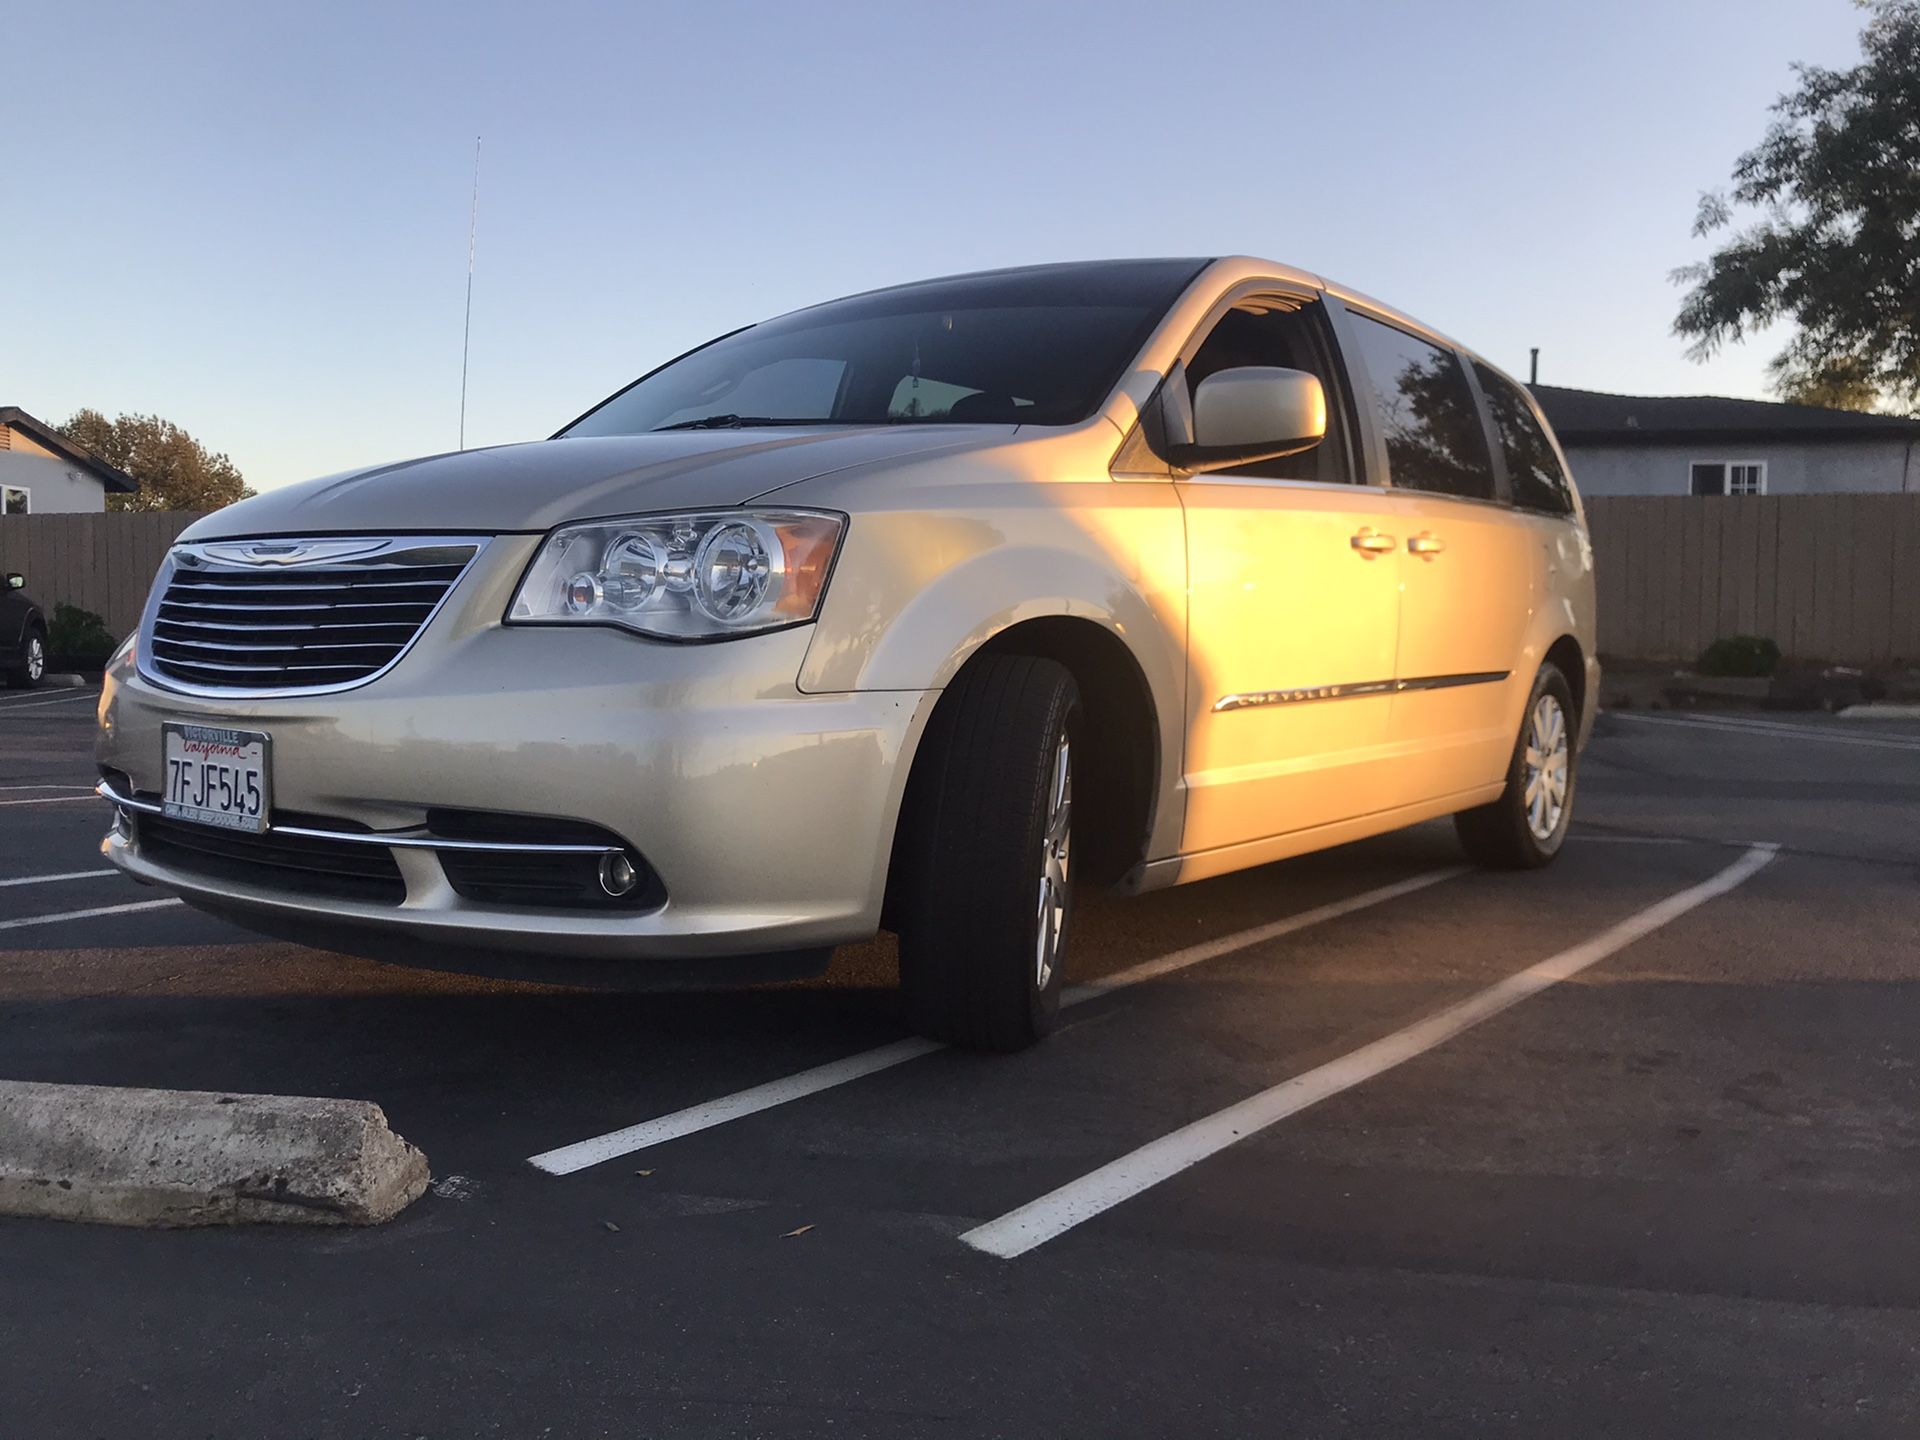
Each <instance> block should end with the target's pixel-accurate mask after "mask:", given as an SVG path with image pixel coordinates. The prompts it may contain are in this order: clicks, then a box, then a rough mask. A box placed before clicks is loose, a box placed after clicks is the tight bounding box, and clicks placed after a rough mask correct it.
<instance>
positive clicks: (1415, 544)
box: [1407, 530, 1447, 560]
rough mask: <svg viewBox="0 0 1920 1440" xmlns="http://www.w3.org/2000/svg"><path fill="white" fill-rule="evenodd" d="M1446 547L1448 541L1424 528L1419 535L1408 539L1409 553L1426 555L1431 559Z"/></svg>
mask: <svg viewBox="0 0 1920 1440" xmlns="http://www.w3.org/2000/svg"><path fill="white" fill-rule="evenodd" d="M1446 548H1447V542H1446V541H1444V540H1442V539H1440V538H1439V537H1438V536H1437V535H1435V534H1434V533H1433V532H1432V531H1431V530H1422V531H1421V532H1420V533H1419V534H1418V535H1415V536H1414V537H1413V538H1412V539H1411V540H1409V541H1407V553H1408V554H1409V555H1424V556H1426V557H1427V559H1429V560H1431V559H1432V558H1433V557H1434V556H1436V555H1438V554H1439V553H1440V552H1441V551H1442V550H1444V549H1446Z"/></svg>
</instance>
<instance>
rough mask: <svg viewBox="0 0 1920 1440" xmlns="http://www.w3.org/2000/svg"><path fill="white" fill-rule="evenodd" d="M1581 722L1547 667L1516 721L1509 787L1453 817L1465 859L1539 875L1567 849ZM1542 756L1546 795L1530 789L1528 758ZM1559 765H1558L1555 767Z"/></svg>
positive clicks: (1559, 677) (1553, 669) (1558, 677)
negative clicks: (1555, 727) (1542, 728)
mask: <svg viewBox="0 0 1920 1440" xmlns="http://www.w3.org/2000/svg"><path fill="white" fill-rule="evenodd" d="M1554 716H1557V717H1558V726H1559V729H1558V733H1557V735H1555V734H1553V733H1552V731H1551V725H1550V721H1551V719H1552V717H1554ZM1578 724H1579V717H1578V715H1577V714H1576V713H1575V711H1574V707H1573V689H1572V687H1571V686H1570V685H1568V684H1567V677H1566V676H1565V675H1563V674H1562V673H1561V672H1560V667H1559V666H1557V665H1555V664H1553V663H1552V662H1551V661H1549V662H1548V663H1547V664H1545V665H1542V666H1541V667H1540V674H1539V675H1538V676H1537V677H1535V679H1534V682H1533V691H1532V693H1531V694H1529V695H1528V696H1527V708H1526V711H1525V713H1524V714H1523V715H1522V716H1521V718H1520V735H1519V738H1518V739H1517V740H1516V741H1515V742H1514V746H1513V758H1512V759H1511V760H1510V761H1508V762H1507V787H1506V789H1505V790H1503V791H1501V793H1500V798H1499V799H1498V800H1495V801H1494V802H1493V803H1492V804H1490V805H1482V806H1480V807H1478V808H1477V809H1473V810H1462V811H1461V812H1460V813H1459V814H1458V815H1455V816H1454V817H1453V824H1454V828H1455V829H1456V830H1457V831H1458V832H1459V834H1460V844H1461V845H1462V846H1463V847H1464V848H1465V850H1466V852H1467V857H1468V858H1469V859H1471V860H1472V861H1473V862H1474V863H1475V864H1476V865H1481V866H1484V867H1486V868H1487V869H1489V870H1537V869H1539V868H1540V867H1541V866H1542V865H1546V864H1549V863H1551V862H1552V860H1553V857H1554V856H1556V855H1558V854H1559V853H1560V847H1561V846H1562V845H1563V844H1565V843H1566V839H1567V827H1568V825H1570V824H1571V823H1572V820H1573V794H1574V782H1575V779H1576V778H1577V775H1576V772H1577V769H1578V766H1577V763H1576V762H1577V761H1578V758H1579V757H1578V756H1577V755H1575V753H1574V748H1573V743H1574V735H1575V733H1576V728H1577V726H1578ZM1541 725H1547V726H1548V731H1547V733H1546V736H1545V738H1546V741H1547V743H1546V745H1545V746H1544V747H1539V746H1537V745H1536V742H1537V741H1538V740H1540V739H1541V738H1542V737H1541V733H1540V729H1539V727H1540V726H1541ZM1542 748H1543V750H1544V758H1545V760H1546V765H1545V769H1544V775H1545V778H1546V779H1547V781H1548V784H1547V786H1546V793H1545V794H1544V795H1540V794H1536V793H1534V792H1533V791H1532V790H1531V789H1530V787H1531V785H1532V783H1533V778H1534V776H1535V774H1536V773H1539V772H1537V771H1536V767H1535V766H1534V765H1533V763H1532V762H1531V761H1530V760H1529V755H1530V754H1532V753H1534V752H1535V751H1536V750H1537V749H1542ZM1556 759H1557V763H1556ZM1555 774H1557V775H1558V777H1559V780H1558V792H1559V793H1558V796H1557V800H1558V806H1559V808H1558V809H1557V810H1555V809H1554V808H1553V807H1554V803H1555V799H1556V796H1555V794H1554V785H1553V783H1552V777H1553V776H1554V775H1555Z"/></svg>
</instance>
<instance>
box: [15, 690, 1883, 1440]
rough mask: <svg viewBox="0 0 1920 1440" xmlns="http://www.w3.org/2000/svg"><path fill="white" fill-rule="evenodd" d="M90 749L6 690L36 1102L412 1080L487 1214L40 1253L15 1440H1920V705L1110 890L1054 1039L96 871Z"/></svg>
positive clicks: (1760, 725) (1633, 738)
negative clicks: (615, 977) (350, 954)
mask: <svg viewBox="0 0 1920 1440" xmlns="http://www.w3.org/2000/svg"><path fill="white" fill-rule="evenodd" d="M90 726H91V705H90V704H89V703H88V697H87V696H85V695H80V694H75V693H69V692H39V693H37V694H33V695H28V696H23V697H22V696H8V697H5V698H0V1077H4V1078H11V1079H34V1080H52V1081H76V1082H94V1083H106V1084H138V1085H157V1086H178V1087H187V1088H197V1089H232V1090H246V1091H268V1092H281V1093H291V1094H309V1095H338V1096H352V1097H360V1098H365V1099H370V1100H374V1101H377V1102H378V1103H379V1104H381V1105H382V1106H384V1107H385V1109H386V1111H387V1114H388V1115H389V1117H390V1118H391V1120H392V1122H393V1125H394V1127H395V1128H396V1129H397V1130H399V1131H400V1132H401V1133H402V1134H404V1135H406V1136H407V1137H408V1138H409V1139H411V1140H413V1141H415V1142H416V1143H418V1144H419V1145H421V1146H422V1147H423V1148H424V1149H425V1150H426V1152H427V1154H428V1156H429V1157H430V1158H431V1160H432V1163H433V1170H434V1174H435V1177H436V1184H435V1188H434V1190H433V1191H432V1192H430V1193H429V1194H428V1195H427V1196H426V1197H425V1198H424V1199H423V1200H422V1201H421V1202H420V1203H418V1204H417V1205H415V1206H414V1207H413V1208H412V1209H411V1210H410V1211H408V1212H407V1213H406V1214H405V1215H403V1216H402V1217H401V1218H400V1219H399V1220H397V1221H396V1222H394V1223H393V1224H391V1225H389V1226H386V1227H384V1228H380V1229H375V1230H366V1231H312V1230H304V1231H290V1230H276V1229H265V1228H259V1229H241V1230H231V1231H204V1230H203V1231H178V1232H142V1231H126V1230H112V1229H102V1228H92V1227H84V1226H74V1225H61V1224H56V1223H53V1222H42V1221H23V1220H7V1221H0V1342H3V1343H0V1397H4V1398H0V1434H4V1435H7V1436H13V1435H20V1436H33V1437H49V1440H50V1437H61V1436H123V1435H134V1434H137V1435H140V1436H143V1437H155V1440H158V1437H170V1436H182V1437H185V1436H205V1435H266V1434H272V1435H275V1436H284V1437H301V1436H413V1435H425V1436H436V1437H442V1436H494V1435H501V1436H539V1435H547V1434H551V1435H555V1436H571V1435H607V1436H630V1435H697V1436H761V1435H776V1436H801V1435H806V1436H814V1435H834V1436H876V1437H878V1436H886V1437H895V1436H921V1435H927V1436H949V1435H951V1436H976V1435H980V1436H984V1435H993V1436H1061V1435H1090V1436H1110V1435H1152V1436H1161V1435H1180V1436H1197V1435H1287V1436H1302V1437H1310V1436H1335V1435H1369V1436H1375V1435H1423V1436H1428V1435H1431V1436H1441V1435H1445V1436H1454V1435H1458V1436H1489V1435H1515V1436H1519V1435H1526V1436H1539V1435H1621V1436H1636V1437H1638V1436H1655V1435H1659V1436H1687V1437H1696V1436H1706V1435H1725V1436H1741V1437H1752V1436H1776V1435H1778V1436H1800V1435H1823V1436H1824V1435H1840V1434H1846V1435H1886V1436H1912V1435H1914V1434H1916V1433H1920V1225H1916V1223H1915V1217H1916V1216H1917V1215H1920V883H1916V882H1917V881H1920V823H1916V817H1920V725H1917V724H1911V723H1904V724H1903V723H1897V722H1886V723H1875V722H1862V721H1848V720H1833V719H1825V718H1814V717H1797V716H1795V717H1783V716H1754V717H1737V716H1712V717H1702V716H1689V717H1682V716H1670V715H1668V716H1647V715H1640V714H1635V713H1627V714H1622V715H1620V716H1613V717H1604V718H1603V720H1602V723H1601V730H1600V733H1599V734H1598V736H1597V738H1596V740H1595V742H1594V744H1593V747H1592V748H1591V749H1590V751H1589V752H1588V755H1587V757H1586V761H1585V764H1584V768H1583V772H1582V775H1581V779H1580V797H1579V810H1578V812H1577V814H1578V819H1577V823H1576V826H1575V830H1574V835H1573V838H1572V839H1571V841H1570V842H1569V846H1568V849H1567V851H1566V852H1565V854H1564V855H1563V856H1562V858H1561V861H1560V863H1559V864H1557V865H1556V866H1554V867H1553V868H1552V869H1550V870H1548V871H1546V872H1543V873H1539V874H1532V875H1489V874H1482V873H1478V872H1473V871H1466V870H1463V869H1462V868H1461V867H1460V857H1459V852H1458V850H1457V847H1456V846H1455V845H1454V842H1453V837H1452V832H1451V829H1450V828H1449V827H1447V826H1445V825H1432V826H1424V827H1420V828H1419V829H1416V830H1413V831H1409V832H1405V833H1403V834H1400V835H1396V836H1391V837H1387V838H1384V839H1381V840H1377V841H1371V842H1367V843H1364V844H1360V845H1354V846H1349V847H1346V848H1344V849H1341V850H1338V851H1334V852H1330V853H1327V854H1323V855H1319V856H1313V857H1308V858H1306V859H1302V860H1297V861H1290V862H1287V863H1284V864H1281V865H1276V866H1271V867H1268V868H1265V869H1261V870H1257V871H1252V872H1248V873H1243V874H1240V875H1235V876H1230V877H1226V878H1224V879H1220V880H1215V881H1209V882H1205V883H1202V884H1198V885H1193V886H1189V887H1186V888H1184V889H1179V890H1174V891H1170V892H1166V893H1162V894H1159V895H1154V896H1150V897H1146V898H1144V899H1140V900H1135V901H1125V902H1121V901H1107V900H1100V899H1092V900H1088V901H1086V902H1084V904H1083V910H1082V914H1081V916H1080V921H1079V924H1080V930H1079V934H1078V937H1077V940H1076V962H1077V968H1076V973H1075V974H1074V975H1073V976H1072V977H1071V978H1072V979H1074V980H1075V981H1078V982H1079V983H1080V984H1081V985H1082V986H1084V987H1086V988H1084V989H1083V990H1082V991H1080V992H1078V993H1076V994H1075V995H1074V996H1073V997H1072V998H1073V1000H1074V1002H1075V1003H1073V1004H1072V1005H1071V1007H1070V1008H1069V1009H1068V1010H1067V1012H1066V1014H1065V1015H1064V1016H1063V1026H1062V1029H1061V1030H1060V1032H1059V1033H1057V1034H1056V1035H1055V1036H1054V1037H1053V1038H1052V1039H1051V1040H1050V1041H1048V1042H1047V1043H1046V1044H1045V1045H1043V1046H1041V1047H1039V1048H1037V1049H1035V1050H1033V1051H1030V1052H1028V1053H1026V1054H1022V1055H1019V1056H1014V1057H1003V1058H984V1057H978V1056H972V1055H966V1054H960V1053H956V1052H952V1051H941V1050H937V1049H935V1048H934V1047H932V1046H924V1045H920V1044H918V1043H917V1042H906V1043H903V1041H904V1037H905V1035H906V1032H905V1030H904V1029H903V1027H902V1025H901V1023H900V1019H899V1016H898V1012H897V1009H896V1005H895V1001H894V996H893V994H892V990H891V983H892V975H891V966H892V959H891V951H890V948H889V946H888V945H887V944H886V943H885V942H882V943H878V944H875V945H872V946H867V947H860V948H857V949H849V950H846V951H843V952H841V953H840V954H839V955H838V956H837V957H836V959H835V963H834V966H833V969H832V970H831V971H830V972H829V974H827V975H826V976H825V977H823V978H822V979H821V980H819V981H815V982H809V983H806V984H801V985H793V986H784V987H767V988H761V989H755V990H746V991H733V992H722V993H699V994H674V995H616V996H609V995H604V994H587V993H581V992H574V991H567V990H563V989H559V988H554V987H536V986H526V985H513V984H506V983H499V982H490V981H478V980H469V979H464V978H461V977H457V976H451V975H446V974H440V973H433V972H415V971H410V970H407V969H403V968H399V967H395V966H389V965H383V964H379V963H376V962H373V961H367V960H357V959H348V958H344V957H340V956H336V955H330V954H325V953H321V952H317V951H312V950H306V949H303V948H301V947H298V946H294V945H287V944H277V943H269V942H263V941H258V940H255V939H253V938H251V937H249V936H248V935H246V934H244V933H242V932H240V931H238V930H235V929H233V928H231V927H229V926H226V925H224V924H221V923H219V922H217V921H214V920H212V919H209V918H206V917H203V916H201V915H199V914H197V913H196V912H194V911H191V910H189V909H186V908H185V907H183V906H180V905H178V904H172V903H168V902H167V901H166V900H165V898H164V897H162V896H158V895H156V894H155V892H152V891H148V890H143V889H141V888H139V887H137V886H135V885H133V884H131V883H130V882H128V881H126V880H124V879H122V878H120V877H119V876H117V875H102V874H99V873H97V871H98V869H99V865H100V862H99V859H98V857H97V854H96V853H95V848H94V845H95V840H96V839H97V836H98V834H99V832H100V831H101V829H102V828H103V827H104V825H105V813H104V806H102V805H101V804H100V803H99V802H98V801H96V800H93V799H91V798H89V796H88V795H87V793H86V787H87V786H89V785H90V783H91V778H92V763H91V754H90V744H91V733H90ZM35 787H45V788H35ZM49 877H67V878H49ZM61 917H65V918H61ZM1515 977H1521V978H1519V979H1516V978H1515ZM535 1157H539V1158H540V1161H541V1165H536V1164H534V1163H530V1162H531V1161H532V1160H534V1158H535ZM541 1166H544V1167H545V1168H541Z"/></svg>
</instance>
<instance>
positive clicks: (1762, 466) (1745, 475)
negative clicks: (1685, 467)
mask: <svg viewBox="0 0 1920 1440" xmlns="http://www.w3.org/2000/svg"><path fill="white" fill-rule="evenodd" d="M1691 488H1692V491H1693V493H1694V494H1695V495H1764V494H1766V493H1767V462H1766V461H1764V460H1696V461H1695V462H1694V463H1693V467H1692V486H1691Z"/></svg>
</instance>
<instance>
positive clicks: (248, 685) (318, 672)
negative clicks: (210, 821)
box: [145, 540, 479, 690]
mask: <svg viewBox="0 0 1920 1440" xmlns="http://www.w3.org/2000/svg"><path fill="white" fill-rule="evenodd" d="M299 548H304V549H305V550H306V552H307V553H309V554H311V555H312V556H313V557H314V558H313V559H311V560H307V559H303V558H299V557H298V556H296V557H295V558H293V559H291V560H289V559H286V558H283V557H281V556H279V555H276V553H275V552H276V551H295V550H297V549H299ZM355 549H358V550H360V551H369V550H370V551H371V553H362V554H356V555H344V554H343V552H348V551H352V550H355ZM478 549H479V546H478V544H477V543H475V542H473V541H443V540H435V541H420V540H357V541H348V540H339V541H284V542H271V541H228V542H219V543H210V544H202V545H187V546H182V547H180V549H179V550H177V551H176V552H175V554H174V556H173V557H172V558H173V569H172V574H171V576H170V577H169V578H168V580H167V582H166V588H165V589H164V590H163V591H162V592H161V594H160V595H159V597H158V599H157V601H156V602H155V604H154V606H153V608H152V611H151V614H150V618H149V621H148V633H147V636H146V645H145V661H146V664H147V665H148V666H149V667H151V669H152V670H153V672H154V673H155V674H156V676H157V677H158V678H160V679H162V680H174V681H178V682H185V683H188V684H191V685H194V686H197V687H202V688H209V689H218V690H283V689H291V688H302V689H329V688H337V687H340V686H345V685H353V684H357V683H359V682H360V681H362V680H365V679H367V678H368V677H370V676H373V675H377V674H379V673H380V672H381V671H382V670H384V669H386V668H387V667H388V666H389V665H391V664H393V663H394V661H395V660H397V659H399V658H400V655H401V654H402V652H404V651H405V650H406V648H407V647H408V646H409V645H411V644H412V643H413V641H414V637H415V636H417V635H418V634H419V633H420V631H421V629H422V628H423V627H424V626H425V625H426V623H427V620H428V619H429V618H430V617H431V616H432V615H433V613H434V611H435V610H436V609H437V608H438V607H439V605H440V603H441V602H442V601H443V600H444V599H446V596H447V592H448V591H450V590H451V589H452V588H453V586H454V582H455V581H457V580H458V579H459V578H460V576H461V575H462V574H463V573H464V572H465V570H466V568H467V565H468V563H469V562H470V561H471V560H472V559H473V557H474V554H475V553H476V552H477V551H478ZM254 551H259V552H262V556H263V558H259V559H254V558H250V553H251V552H254ZM334 556H341V557H342V558H330V557H334Z"/></svg>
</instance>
